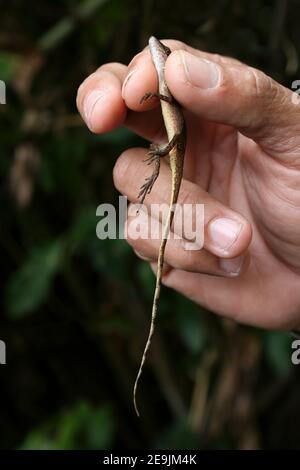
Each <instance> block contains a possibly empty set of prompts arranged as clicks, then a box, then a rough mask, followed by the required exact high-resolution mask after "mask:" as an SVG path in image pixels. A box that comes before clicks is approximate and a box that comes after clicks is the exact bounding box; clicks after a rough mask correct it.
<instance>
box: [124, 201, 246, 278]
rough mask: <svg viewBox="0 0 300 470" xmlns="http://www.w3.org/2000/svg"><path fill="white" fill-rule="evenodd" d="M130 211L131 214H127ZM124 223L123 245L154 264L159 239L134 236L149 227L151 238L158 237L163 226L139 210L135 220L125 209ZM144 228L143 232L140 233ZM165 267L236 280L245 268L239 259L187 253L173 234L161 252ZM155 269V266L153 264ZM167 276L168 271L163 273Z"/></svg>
mask: <svg viewBox="0 0 300 470" xmlns="http://www.w3.org/2000/svg"><path fill="white" fill-rule="evenodd" d="M131 208H132V209H133V210H131ZM130 213H131V214H132V215H129V217H128V220H127V241H128V243H129V244H130V245H131V246H132V247H133V249H134V251H135V252H136V254H137V255H138V256H139V257H140V258H141V259H143V260H147V261H151V260H156V258H157V253H158V251H159V245H160V237H159V236H155V238H151V236H149V237H148V236H147V238H144V237H143V236H138V237H136V234H137V233H139V234H141V232H142V233H146V231H148V228H149V227H151V233H152V234H155V235H156V234H157V235H158V234H161V233H162V229H163V224H162V223H160V222H159V221H158V220H157V219H156V218H154V217H151V216H149V214H148V213H147V212H144V211H143V210H140V211H139V214H138V216H136V208H135V209H134V208H133V207H132V206H131V207H130V208H129V214H130ZM144 228H145V232H144ZM164 261H165V263H166V264H167V265H168V266H169V267H172V268H173V269H174V268H175V269H180V270H184V271H191V272H199V273H205V274H212V275H215V276H228V277H235V276H238V275H239V274H240V272H241V270H242V268H243V267H244V265H245V260H244V257H243V256H238V257H235V258H234V259H224V258H218V257H217V256H214V255H213V254H212V253H210V252H209V251H207V250H206V249H198V250H192V251H191V250H187V249H186V240H185V239H175V238H174V232H172V233H171V234H170V238H169V239H168V243H167V245H166V250H165V258H164ZM155 266H156V263H155ZM166 271H167V272H168V269H167V270H166Z"/></svg>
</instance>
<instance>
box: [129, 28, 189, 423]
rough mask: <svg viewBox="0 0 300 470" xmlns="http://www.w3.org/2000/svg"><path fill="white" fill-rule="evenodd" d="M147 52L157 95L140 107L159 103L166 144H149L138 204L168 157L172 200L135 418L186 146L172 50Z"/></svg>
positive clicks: (154, 47)
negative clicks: (168, 67)
mask: <svg viewBox="0 0 300 470" xmlns="http://www.w3.org/2000/svg"><path fill="white" fill-rule="evenodd" d="M149 48H150V53H151V58H152V62H153V64H154V66H155V69H156V73H157V77H158V91H159V92H158V93H146V94H145V95H144V96H143V97H142V99H141V103H142V102H143V101H145V100H147V99H149V98H152V97H157V98H159V99H160V103H161V110H162V115H163V120H164V124H165V128H166V131H167V136H168V141H169V142H168V144H164V145H159V144H151V145H150V149H149V158H148V159H147V160H148V161H149V163H152V162H153V163H154V171H153V174H152V175H151V176H150V177H149V178H147V179H146V181H145V183H144V184H143V186H142V187H141V190H140V193H139V195H138V197H139V198H140V202H141V204H142V203H143V202H144V199H145V196H146V194H149V193H150V192H151V189H152V187H153V185H154V183H155V181H156V179H157V177H158V175H159V170H160V158H161V157H164V156H166V155H169V157H170V168H171V175H172V176H171V177H172V184H171V197H170V207H169V212H168V215H167V219H166V222H165V225H164V228H163V235H162V239H161V242H160V247H159V253H158V261H157V274H156V286H155V293H154V299H153V306H152V315H151V325H150V331H149V335H148V339H147V343H146V346H145V349H144V353H143V356H142V360H141V364H140V368H139V371H138V374H137V377H136V380H135V384H134V389H133V403H134V408H135V411H136V414H137V416H139V411H138V407H137V403H136V392H137V386H138V382H139V379H140V376H141V373H142V370H143V367H144V364H145V360H146V357H147V353H148V350H149V348H150V344H151V339H152V336H153V333H154V327H155V320H156V315H157V308H158V302H159V296H160V288H161V280H162V268H163V263H164V254H165V248H166V243H167V238H168V235H169V232H170V228H171V225H172V221H173V217H174V205H175V204H176V202H177V198H178V193H179V189H180V185H181V180H182V173H183V161H184V154H185V146H186V132H185V122H184V117H183V114H182V111H181V108H180V106H179V104H178V103H177V102H176V101H175V99H174V98H173V96H172V95H171V93H170V91H169V89H168V86H167V84H166V81H165V74H164V69H165V63H166V60H167V57H168V55H170V54H171V50H170V49H169V48H168V47H167V46H165V45H164V44H162V43H161V42H160V41H159V40H158V39H156V38H155V37H154V36H151V37H150V39H149Z"/></svg>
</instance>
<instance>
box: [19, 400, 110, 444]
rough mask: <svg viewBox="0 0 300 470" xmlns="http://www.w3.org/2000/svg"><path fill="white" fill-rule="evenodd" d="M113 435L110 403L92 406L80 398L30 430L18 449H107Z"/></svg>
mask: <svg viewBox="0 0 300 470" xmlns="http://www.w3.org/2000/svg"><path fill="white" fill-rule="evenodd" d="M114 435H115V421H114V417H113V413H112V410H111V407H110V406H108V405H105V406H101V407H99V408H94V407H92V406H91V405H89V404H88V403H86V402H81V403H78V404H77V405H75V406H74V407H73V408H72V409H71V410H68V411H66V412H64V413H61V414H60V415H58V416H56V417H54V418H52V419H51V420H50V421H49V422H48V423H46V424H44V425H42V426H41V427H40V428H38V429H36V430H34V431H32V432H31V433H30V434H29V435H28V436H27V438H26V439H25V441H24V442H23V444H22V445H21V449H25V450H41V449H57V450H76V449H79V450H80V449H98V450H99V449H109V448H110V447H111V446H112V444H113V440H114Z"/></svg>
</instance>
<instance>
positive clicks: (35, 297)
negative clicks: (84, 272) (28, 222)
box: [6, 240, 63, 319]
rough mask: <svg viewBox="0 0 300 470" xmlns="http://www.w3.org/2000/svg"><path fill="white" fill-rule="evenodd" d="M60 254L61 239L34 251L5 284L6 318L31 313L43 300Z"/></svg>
mask: <svg viewBox="0 0 300 470" xmlns="http://www.w3.org/2000/svg"><path fill="white" fill-rule="evenodd" d="M62 254H63V243H62V241H61V240H57V241H53V242H49V243H48V244H47V245H44V246H42V247H37V248H33V249H32V250H31V251H30V252H29V253H28V256H27V258H26V260H25V262H24V263H23V265H22V266H21V268H20V269H19V270H18V271H17V272H16V273H14V274H13V276H12V277H11V279H10V281H9V282H8V285H7V294H6V305H7V309H8V313H9V315H10V316H11V317H12V318H14V319H17V318H20V317H21V316H23V315H26V314H28V313H32V312H33V311H35V310H36V309H37V308H38V307H39V306H40V304H41V303H42V302H43V301H44V300H45V298H46V296H47V294H48V292H49V289H50V286H51V283H52V280H53V278H54V276H55V274H56V273H57V271H58V269H59V267H60V265H61V263H62Z"/></svg>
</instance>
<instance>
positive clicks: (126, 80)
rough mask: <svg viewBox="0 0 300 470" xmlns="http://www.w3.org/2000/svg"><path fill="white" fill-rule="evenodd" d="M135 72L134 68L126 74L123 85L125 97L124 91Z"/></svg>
mask: <svg viewBox="0 0 300 470" xmlns="http://www.w3.org/2000/svg"><path fill="white" fill-rule="evenodd" d="M134 72H135V69H132V70H131V71H130V72H129V74H128V75H127V76H126V78H125V80H124V82H123V85H122V97H123V98H124V91H125V88H126V86H127V83H128V82H129V80H130V78H131V77H132V75H133V74H134Z"/></svg>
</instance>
